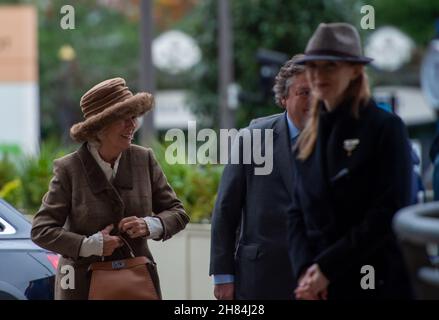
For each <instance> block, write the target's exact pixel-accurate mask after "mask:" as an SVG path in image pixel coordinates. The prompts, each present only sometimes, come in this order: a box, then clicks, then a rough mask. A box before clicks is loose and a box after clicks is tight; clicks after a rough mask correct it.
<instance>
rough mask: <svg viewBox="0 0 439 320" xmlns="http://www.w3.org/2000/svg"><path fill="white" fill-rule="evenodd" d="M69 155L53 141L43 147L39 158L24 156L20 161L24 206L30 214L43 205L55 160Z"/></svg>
mask: <svg viewBox="0 0 439 320" xmlns="http://www.w3.org/2000/svg"><path fill="white" fill-rule="evenodd" d="M67 153H68V151H67V150H65V149H60V148H59V143H57V141H56V140H52V141H49V142H47V143H44V144H43V145H42V147H41V150H40V155H39V156H38V157H35V156H23V157H22V158H21V159H20V161H19V164H18V167H19V172H20V173H19V178H20V180H21V184H22V187H21V189H22V204H23V207H24V208H26V211H27V212H28V213H30V214H32V213H35V212H36V211H37V210H38V208H39V207H40V205H41V199H42V198H43V196H44V194H45V193H46V192H47V189H48V185H49V182H50V179H51V178H52V169H53V165H52V163H53V160H54V159H57V158H60V157H62V156H63V155H65V154H67Z"/></svg>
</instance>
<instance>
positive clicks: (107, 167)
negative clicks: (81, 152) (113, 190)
mask: <svg viewBox="0 0 439 320" xmlns="http://www.w3.org/2000/svg"><path fill="white" fill-rule="evenodd" d="M87 148H88V150H89V151H90V153H91V155H92V156H93V158H94V159H95V160H96V162H97V163H98V165H99V167H100V168H101V169H102V171H103V172H104V174H105V177H106V178H107V180H108V181H112V180H113V179H114V178H115V177H116V173H117V169H118V168H119V161H120V157H121V155H122V153H120V154H119V155H118V156H117V159H116V161H115V162H114V166H113V168H112V167H111V164H109V163H108V162H106V161H105V160H104V159H102V157H101V155H100V154H99V152H98V146H97V145H95V144H93V143H87Z"/></svg>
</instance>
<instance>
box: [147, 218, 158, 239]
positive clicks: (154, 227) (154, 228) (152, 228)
mask: <svg viewBox="0 0 439 320" xmlns="http://www.w3.org/2000/svg"><path fill="white" fill-rule="evenodd" d="M143 220H145V222H146V225H147V226H148V229H149V236H147V237H146V238H147V239H153V240H158V239H160V238H161V237H162V235H163V226H162V222H161V221H160V219H159V218H155V217H144V218H143Z"/></svg>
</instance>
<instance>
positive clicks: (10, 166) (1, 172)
mask: <svg viewBox="0 0 439 320" xmlns="http://www.w3.org/2000/svg"><path fill="white" fill-rule="evenodd" d="M17 174H18V172H17V169H16V167H15V164H14V162H13V160H12V159H11V157H10V156H9V154H7V153H6V154H4V155H3V157H2V158H1V161H0V188H1V186H3V185H4V184H6V183H7V182H8V181H11V180H13V179H14V178H16V177H17Z"/></svg>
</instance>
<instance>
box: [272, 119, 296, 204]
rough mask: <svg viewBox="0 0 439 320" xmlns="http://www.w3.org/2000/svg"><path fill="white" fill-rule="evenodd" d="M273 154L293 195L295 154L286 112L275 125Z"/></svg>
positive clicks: (286, 185) (289, 191)
mask: <svg viewBox="0 0 439 320" xmlns="http://www.w3.org/2000/svg"><path fill="white" fill-rule="evenodd" d="M273 136H274V137H273V143H274V146H273V155H274V162H275V163H276V166H277V167H278V168H279V172H280V175H281V177H282V180H283V182H284V184H285V187H286V188H287V190H288V193H289V194H290V195H291V196H293V190H294V189H293V186H294V172H293V162H294V161H293V154H292V149H291V148H292V145H291V138H290V133H289V130H288V125H287V119H286V117H285V113H284V114H283V116H281V117H279V118H278V120H277V121H276V123H275V125H274V127H273Z"/></svg>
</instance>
